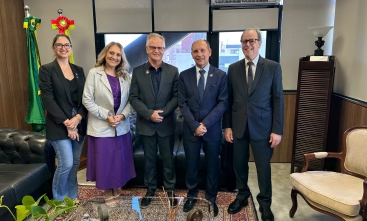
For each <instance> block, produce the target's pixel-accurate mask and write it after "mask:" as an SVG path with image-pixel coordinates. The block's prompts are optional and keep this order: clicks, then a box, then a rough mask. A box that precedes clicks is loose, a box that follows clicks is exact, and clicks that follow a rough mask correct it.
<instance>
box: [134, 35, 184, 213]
mask: <svg viewBox="0 0 367 221" xmlns="http://www.w3.org/2000/svg"><path fill="white" fill-rule="evenodd" d="M164 50H165V40H164V38H163V36H161V35H159V34H156V33H151V34H149V35H148V37H147V41H146V52H147V54H148V62H147V63H145V64H142V65H140V66H138V67H136V68H134V70H133V75H132V79H131V87H130V95H129V101H130V104H131V106H132V107H133V108H134V109H135V111H136V112H137V118H136V133H137V134H139V138H140V139H141V142H142V145H143V149H144V159H145V173H144V184H145V185H146V186H147V193H146V194H145V196H146V197H143V199H142V200H141V207H147V206H149V204H150V203H151V200H152V198H151V196H154V194H155V191H156V188H157V165H156V162H157V152H158V148H159V153H160V155H161V157H162V163H163V179H164V180H163V183H164V187H165V191H166V192H167V193H168V196H169V197H170V199H172V196H174V194H173V190H174V188H175V184H176V175H175V168H174V161H173V147H174V132H175V117H174V111H175V109H176V108H177V81H178V69H177V68H176V67H174V66H172V65H170V64H167V63H164V62H163V61H162V57H163V54H164ZM171 203H173V202H171ZM176 203H177V200H175V201H174V204H176Z"/></svg>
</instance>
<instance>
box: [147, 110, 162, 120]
mask: <svg viewBox="0 0 367 221" xmlns="http://www.w3.org/2000/svg"><path fill="white" fill-rule="evenodd" d="M160 113H163V110H154V111H153V114H152V116H150V120H151V121H153V122H156V123H161V122H162V121H163V117H162V116H161V115H159V114H160Z"/></svg>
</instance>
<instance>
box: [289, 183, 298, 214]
mask: <svg viewBox="0 0 367 221" xmlns="http://www.w3.org/2000/svg"><path fill="white" fill-rule="evenodd" d="M297 192H298V191H297V190H296V189H294V188H292V192H291V198H292V208H291V209H290V210H289V217H291V218H293V216H294V214H295V213H296V210H297V207H298V203H297Z"/></svg>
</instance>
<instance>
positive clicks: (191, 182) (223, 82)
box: [178, 40, 228, 216]
mask: <svg viewBox="0 0 367 221" xmlns="http://www.w3.org/2000/svg"><path fill="white" fill-rule="evenodd" d="M191 55H192V58H193V59H194V61H195V67H192V68H189V69H187V70H185V71H183V72H181V74H180V76H179V81H178V105H179V107H180V110H181V114H182V116H183V117H184V125H183V145H184V149H185V155H186V162H187V173H186V186H187V188H188V189H189V191H188V193H187V197H188V200H187V201H186V203H185V204H184V208H183V211H184V212H188V211H190V210H191V209H192V208H193V207H194V205H195V203H196V200H195V199H194V198H195V197H197V194H198V192H199V189H198V183H199V177H198V170H199V159H200V149H201V148H203V151H204V153H205V162H206V170H207V179H206V188H205V198H206V199H207V200H209V201H210V202H211V203H212V204H213V208H214V215H215V216H217V215H218V207H217V204H216V203H215V201H216V198H217V192H218V173H219V165H218V157H219V151H220V144H221V139H222V129H221V118H222V116H223V114H224V112H225V111H226V109H227V96H228V91H227V77H226V73H225V72H223V71H221V70H219V69H218V68H215V67H213V66H211V65H210V64H209V57H210V56H211V49H210V45H209V42H208V41H206V40H197V41H195V42H194V43H193V44H192V46H191Z"/></svg>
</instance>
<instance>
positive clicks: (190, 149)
mask: <svg viewBox="0 0 367 221" xmlns="http://www.w3.org/2000/svg"><path fill="white" fill-rule="evenodd" d="M220 144H221V141H220V140H219V141H205V140H204V139H203V138H202V137H200V139H198V140H197V141H189V140H185V139H184V140H183V145H184V149H185V156H186V167H187V172H186V186H187V188H188V189H189V191H188V193H187V196H188V197H196V196H197V195H198V193H199V188H198V185H199V175H198V174H199V164H200V149H201V147H203V151H204V153H205V166H206V171H207V176H206V187H205V198H206V199H207V200H209V201H210V202H212V203H214V202H215V200H216V198H217V193H218V173H219V160H218V157H219V152H220Z"/></svg>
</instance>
